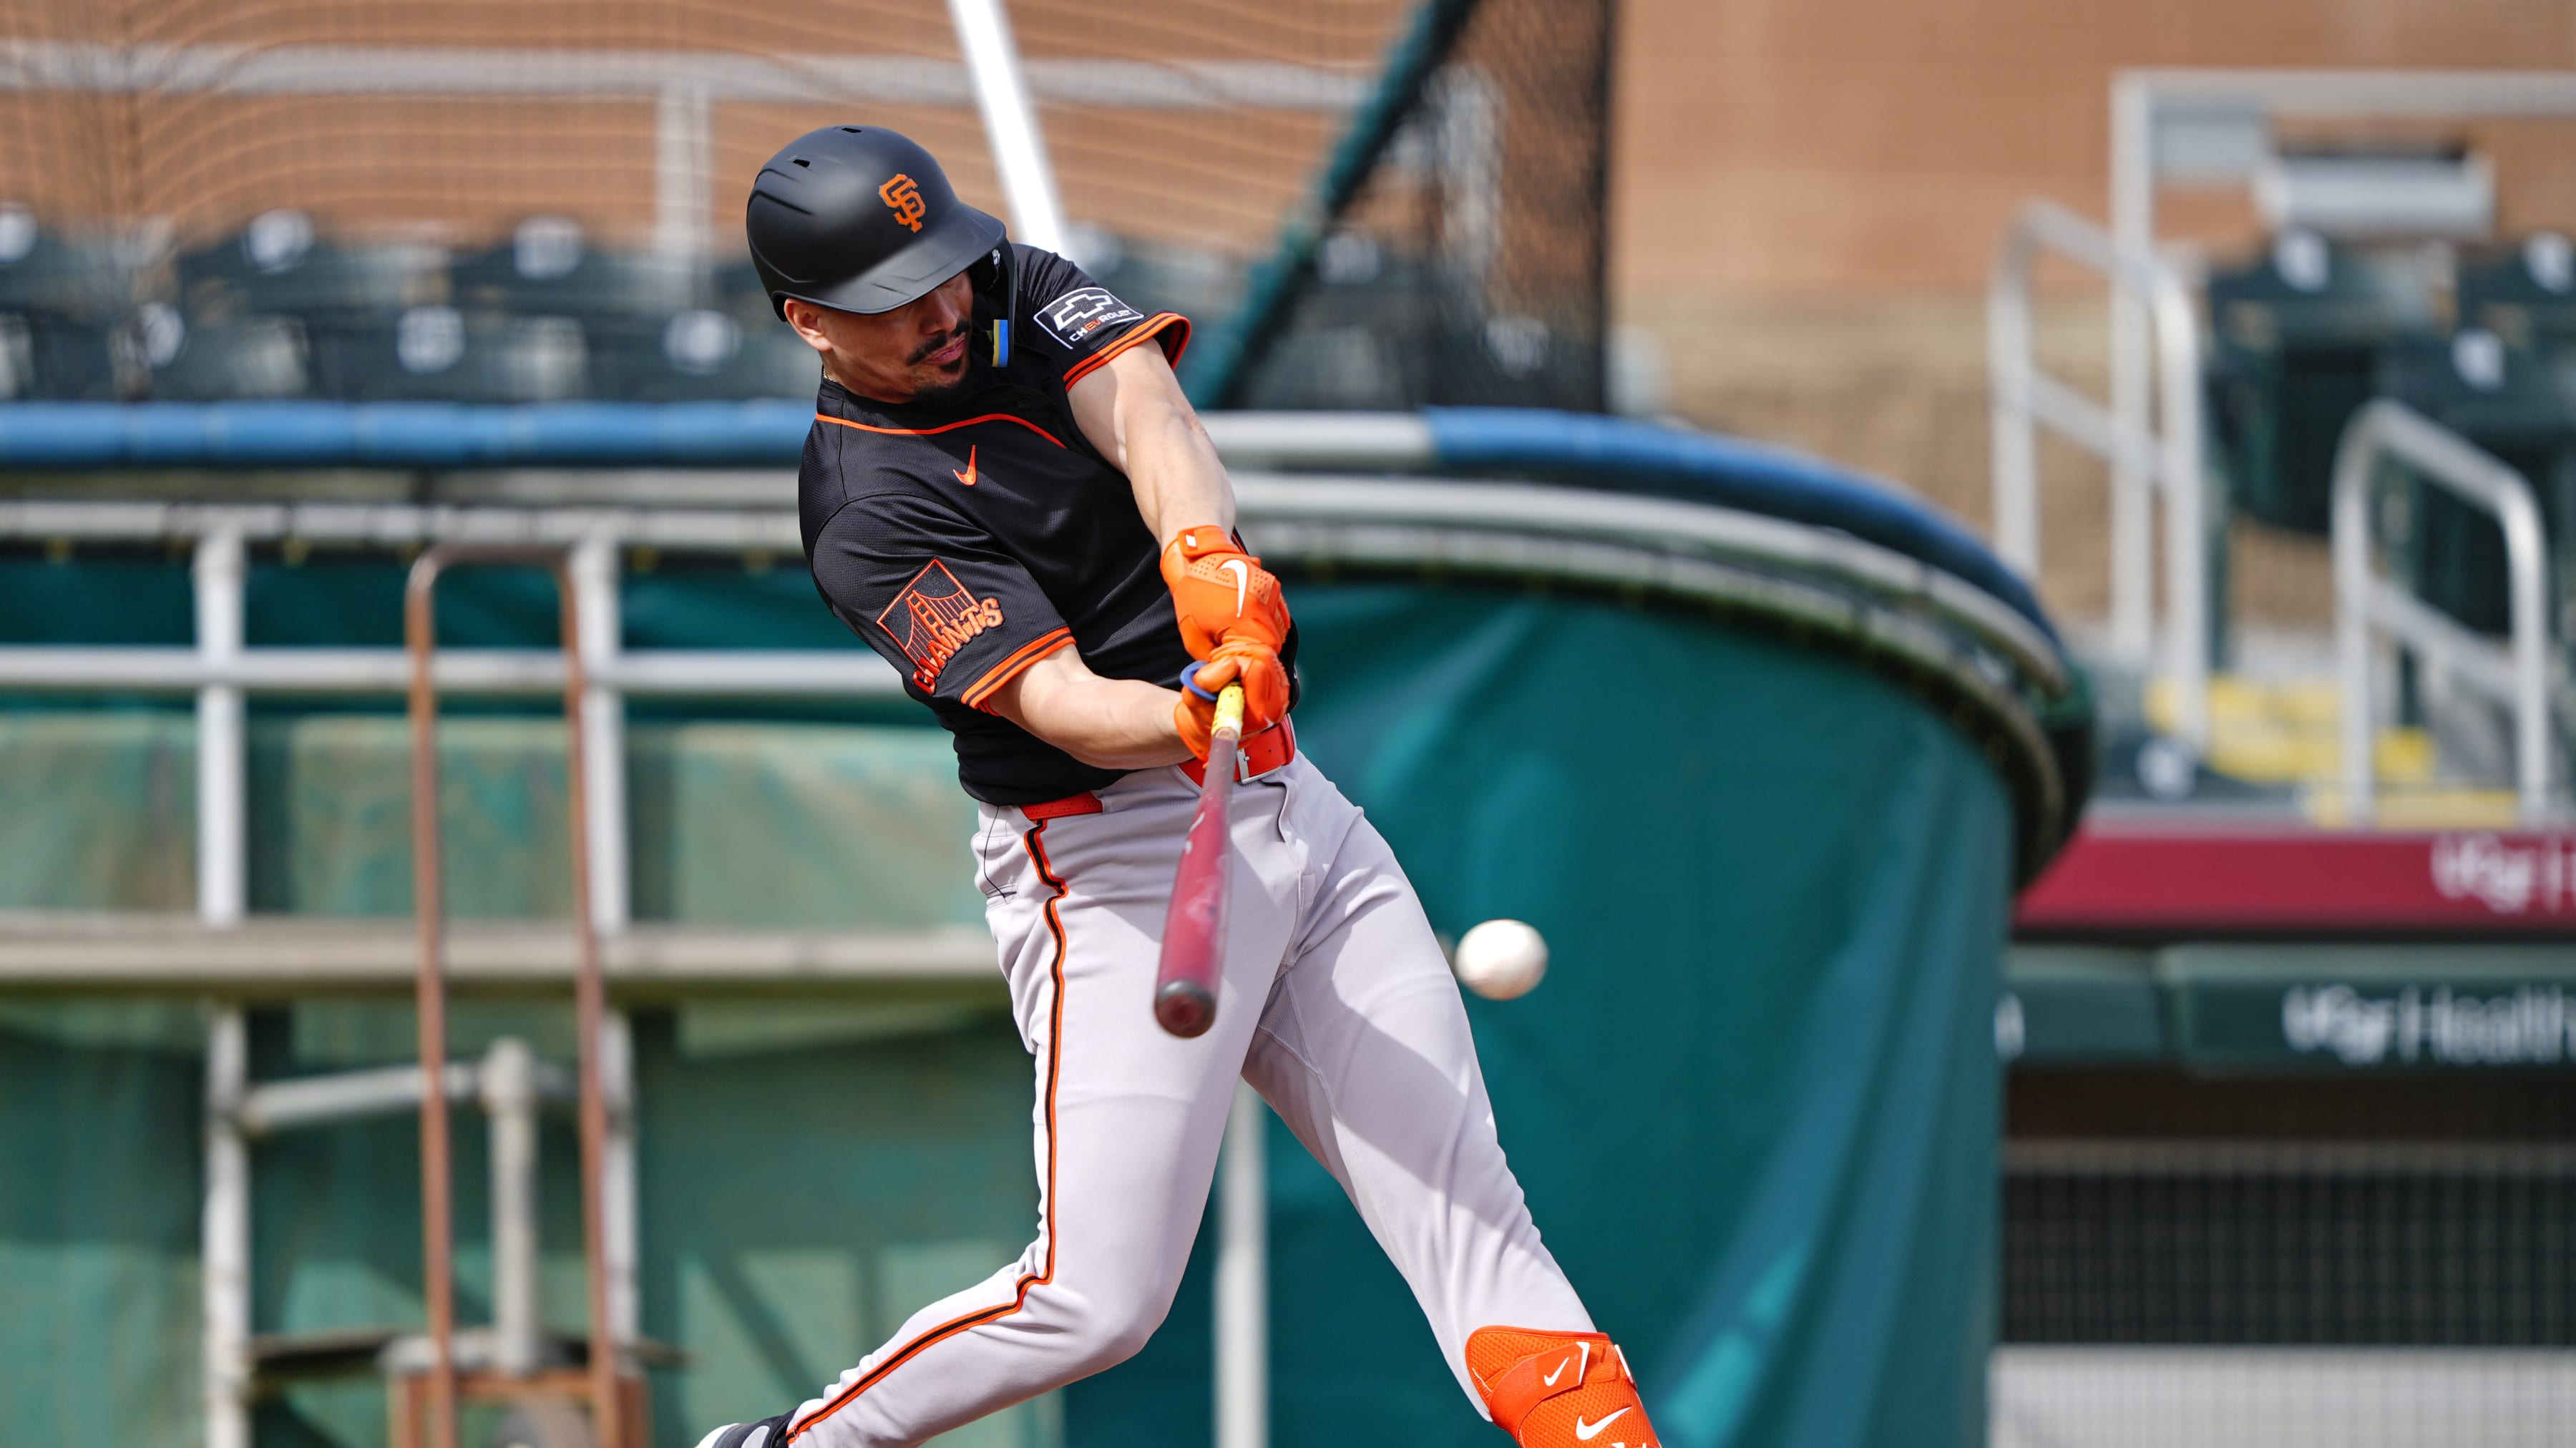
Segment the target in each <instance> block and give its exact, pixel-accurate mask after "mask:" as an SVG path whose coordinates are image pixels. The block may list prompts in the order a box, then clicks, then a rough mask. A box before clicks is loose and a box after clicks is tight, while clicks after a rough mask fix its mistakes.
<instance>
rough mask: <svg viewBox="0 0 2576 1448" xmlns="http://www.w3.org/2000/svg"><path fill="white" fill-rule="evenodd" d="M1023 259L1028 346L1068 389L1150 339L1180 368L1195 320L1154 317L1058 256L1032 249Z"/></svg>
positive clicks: (1163, 314) (1022, 290)
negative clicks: (1116, 357) (1128, 302)
mask: <svg viewBox="0 0 2576 1448" xmlns="http://www.w3.org/2000/svg"><path fill="white" fill-rule="evenodd" d="M1022 256H1023V257H1024V262H1023V266H1024V268H1025V270H1024V272H1023V276H1022V280H1021V283H1020V295H1021V297H1022V298H1023V300H1024V302H1025V303H1026V315H1027V317H1028V325H1027V328H1026V337H1027V340H1026V342H1025V344H1024V345H1026V346H1028V347H1030V348H1031V349H1033V350H1034V351H1035V353H1036V354H1037V355H1038V356H1040V357H1043V358H1044V359H1045V360H1046V362H1047V363H1048V365H1049V366H1050V367H1052V368H1053V369H1054V370H1055V372H1056V373H1057V374H1058V375H1059V376H1061V377H1062V378H1063V379H1064V385H1065V386H1066V387H1068V388H1069V387H1071V386H1073V384H1075V383H1077V382H1080V381H1081V380H1082V379H1083V378H1085V377H1087V376H1089V375H1091V373H1092V372H1093V371H1094V370H1096V369H1098V368H1100V367H1104V366H1106V365H1108V363H1109V359H1111V358H1113V357H1115V356H1117V355H1118V354H1119V353H1121V352H1124V351H1126V350H1127V349H1128V348H1130V347H1134V346H1136V345H1138V344H1139V343H1142V342H1144V341H1146V340H1147V339H1149V338H1150V339H1151V340H1153V341H1154V342H1155V343H1156V344H1157V345H1159V346H1160V347H1161V348H1162V349H1163V356H1164V358H1165V359H1166V360H1168V361H1170V362H1171V363H1173V364H1174V365H1175V366H1177V365H1179V363H1180V360H1181V353H1182V351H1183V350H1184V349H1185V348H1187V347H1188V346H1189V344H1190V319H1189V318H1187V317H1184V316H1182V315H1181V314H1180V313H1178V312H1156V313H1154V314H1152V315H1151V316H1148V315H1147V314H1145V313H1144V312H1142V311H1139V310H1137V309H1136V308H1135V307H1132V306H1129V305H1128V304H1127V303H1126V302H1124V301H1121V300H1119V298H1118V297H1117V295H1116V294H1115V293H1113V292H1111V291H1110V290H1109V289H1108V288H1107V287H1104V286H1102V285H1100V284H1099V283H1098V282H1095V281H1093V280H1092V279H1091V278H1090V277H1089V276H1087V275H1085V274H1084V272H1083V270H1082V268H1080V267H1078V266H1075V265H1074V264H1073V263H1072V262H1070V261H1067V260H1065V259H1064V258H1063V257H1060V256H1057V255H1056V254H1054V253H1053V252H1045V251H1036V250H1034V249H1032V250H1030V251H1026V252H1024V253H1022Z"/></svg>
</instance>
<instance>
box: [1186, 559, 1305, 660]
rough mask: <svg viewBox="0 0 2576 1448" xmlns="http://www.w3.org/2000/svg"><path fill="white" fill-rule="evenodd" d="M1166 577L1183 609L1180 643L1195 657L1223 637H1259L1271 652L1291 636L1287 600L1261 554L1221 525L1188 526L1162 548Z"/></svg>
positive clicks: (1209, 653)
mask: <svg viewBox="0 0 2576 1448" xmlns="http://www.w3.org/2000/svg"><path fill="white" fill-rule="evenodd" d="M1163 582H1164V583H1166V584H1168V585H1169V586H1170V587H1171V590H1172V611H1173V612H1174V613H1176V614H1178V615H1180V621H1181V645H1182V647H1184V648H1187V649H1188V650H1189V651H1190V657H1191V658H1194V659H1206V658H1213V657H1214V656H1215V654H1216V646H1217V645H1218V644H1221V643H1230V642H1239V643H1257V644H1260V645H1262V646H1263V647H1265V648H1267V649H1269V650H1270V651H1271V652H1272V653H1274V654H1275V653H1277V652H1279V649H1280V646H1281V645H1282V644H1285V643H1286V642H1287V641H1288V601H1287V600H1286V599H1285V598H1283V597H1281V596H1280V593H1279V580H1278V579H1277V578H1275V577H1273V576H1271V574H1270V571H1269V570H1268V569H1265V568H1263V567H1262V566H1261V560H1260V559H1258V558H1255V557H1253V556H1252V555H1251V554H1249V553H1246V552H1244V551H1243V545H1242V544H1240V543H1238V542H1236V541H1235V539H1234V537H1233V536H1232V535H1231V534H1229V533H1227V532H1226V531H1225V530H1224V529H1222V528H1214V527H1209V528H1184V529H1182V530H1181V533H1180V536H1179V537H1176V538H1174V539H1173V540H1172V541H1171V543H1170V544H1168V545H1167V546H1165V548H1164V549H1163Z"/></svg>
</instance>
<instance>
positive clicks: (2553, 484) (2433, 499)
mask: <svg viewBox="0 0 2576 1448" xmlns="http://www.w3.org/2000/svg"><path fill="white" fill-rule="evenodd" d="M2555 360H2556V359H2553V357H2552V356H2551V354H2548V353H2543V352H2539V351H2535V350H2532V349H2528V348H2522V347H2515V346H2512V345H2510V344H2509V343H2507V342H2506V341H2505V339H2504V338H2502V337H2500V336H2498V335H2496V334H2495V333H2493V332H2490V331H2487V330H2485V329H2484V328H2478V327H2472V328H2467V329H2465V330H2463V331H2461V332H2460V333H2459V334H2458V335H2457V336H2455V337H2452V338H2448V339H2444V340H2419V341H2414V342H2408V343H2403V344H2400V345H2399V346H2396V347H2392V348H2390V349H2388V351H2387V352H2386V354H2385V355H2384V356H2383V357H2382V358H2381V361H2380V366H2379V369H2378V372H2377V382H2378V386H2379V390H2380V391H2381V392H2383V393H2385V394H2386V395H2387V396H2389V397H2393V398H2395V399H2396V400H2398V401H2399V402H2402V403H2404V404H2406V405H2407V406H2409V407H2411V408H2414V409H2415V410H2416V411H2418V412H2421V413H2423V414H2424V415H2425V416H2427V417H2430V418H2432V419H2433V420H2434V421H2436V422H2438V423H2440V424H2442V425H2443V426H2444V427H2447V428H2450V429H2451V430H2452V431H2454V432H2457V433H2459V434H2460V435H2461V436H2463V437H2465V438H2467V439H2469V440H2470V441H2471V442H2473V443H2476V444H2477V445H2478V446H2479V447H2481V448H2484V449H2485V450H2486V451H2488V452H2490V453H2492V454H2494V455H2495V456H2496V457H2498V458H2500V459H2501V460H2503V461H2504V462H2505V463H2506V464H2507V465H2509V466H2511V467H2512V468H2513V469H2514V470H2515V471H2517V472H2519V473H2521V474H2522V475H2523V477H2524V478H2525V479H2527V480H2528V481H2529V482H2530V483H2531V485H2532V490H2533V491H2534V492H2535V493H2536V494H2537V495H2538V499H2539V503H2540V511H2541V520H2542V524H2543V526H2544V527H2545V528H2546V529H2547V532H2548V536H2549V538H2550V541H2551V545H2552V547H2553V548H2554V549H2555V550H2557V551H2558V552H2559V554H2560V558H2561V559H2565V558H2569V557H2570V556H2571V555H2570V554H2569V552H2568V549H2569V546H2570V543H2571V542H2572V541H2576V540H2571V538H2570V534H2571V532H2576V398H2571V396H2570V393H2569V385H2568V382H2569V380H2568V379H2567V378H2566V377H2565V376H2564V375H2563V374H2562V372H2561V370H2560V368H2559V367H2558V366H2556V365H2553V363H2554V361H2555ZM2407 499H2408V508H2407V515H2408V518H2409V520H2410V525H2409V527H2408V528H2407V530H2406V533H2405V535H2404V542H2403V546H2402V547H2401V548H2400V549H2399V550H2398V552H2399V558H2400V563H2401V566H2402V567H2403V568H2404V570H2405V571H2406V572H2407V573H2408V574H2410V575H2411V576H2412V578H2413V580H2414V584H2415V588H2416V590H2417V591H2418V592H2419V593H2420V594H2421V595H2422V596H2423V597H2424V599H2425V601H2426V602H2428V603H2431V604H2433V605H2434V606H2435V607H2437V608H2440V609H2442V610H2443V611H2444V612H2446V613H2449V614H2450V615H2451V616H2453V617H2454V618H2457V619H2459V620H2460V621H2461V622H2462V623H2465V624H2467V625H2469V626H2470V627H2471V628H2476V629H2482V630H2484V631H2486V632H2489V633H2502V632H2504V630H2505V629H2506V627H2507V625H2508V623H2509V617H2508V613H2507V608H2506V593H2505V587H2506V573H2505V551H2504V533H2503V531H2502V529H2501V528H2499V527H2498V526H2497V524H2496V522H2495V520H2494V519H2493V518H2492V517H2491V516H2490V515H2489V514H2487V513H2485V512H2484V511H2482V510H2479V509H2476V508H2473V507H2471V506H2470V505H2469V504H2467V503H2465V502H2462V501H2461V500H2460V499H2458V498H2456V497H2454V496H2452V495H2451V494H2450V493H2449V492H2448V491H2446V490H2444V489H2442V488H2440V487H2439V486H2438V485H2435V484H2432V483H2429V482H2425V481H2422V480H2420V479H2418V480H2415V481H2413V482H2412V483H2411V484H2410V485H2409V487H2408V490H2407ZM2551 571H2552V573H2553V574H2554V575H2556V576H2557V577H2560V578H2565V577H2567V576H2569V570H2568V569H2567V568H2566V567H2564V566H2561V564H2560V561H2559V560H2556V559H2554V560H2552V568H2551Z"/></svg>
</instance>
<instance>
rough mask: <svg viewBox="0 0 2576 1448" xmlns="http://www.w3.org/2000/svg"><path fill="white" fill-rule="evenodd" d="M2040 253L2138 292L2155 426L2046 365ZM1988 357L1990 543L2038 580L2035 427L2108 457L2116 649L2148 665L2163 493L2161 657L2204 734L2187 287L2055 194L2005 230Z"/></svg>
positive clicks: (1992, 293) (2197, 432) (2197, 404)
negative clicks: (2034, 305)
mask: <svg viewBox="0 0 2576 1448" xmlns="http://www.w3.org/2000/svg"><path fill="white" fill-rule="evenodd" d="M2042 254H2048V255H2054V256H2059V257H2063V258H2065V259H2067V260H2069V261H2072V262H2075V263H2077V264H2079V265H2081V266H2084V267H2085V268H2087V269H2089V270H2091V271H2093V272H2095V273H2097V274H2099V275H2100V276H2102V277H2103V278H2104V279H2105V280H2107V281H2108V282H2109V283H2110V284H2111V290H2112V295H2113V297H2114V299H2115V300H2117V299H2124V298H2129V299H2137V300H2140V301H2143V302H2144V304H2145V305H2146V307H2147V309H2148V312H2149V314H2150V315H2151V316H2152V317H2153V319H2154V323H2155V346H2156V374H2157V375H2156V391H2157V393H2158V394H2159V395H2158V398H2157V401H2158V407H2159V412H2160V414H2161V415H2160V417H2159V422H2160V423H2161V427H2160V428H2159V429H2157V430H2156V431H2154V432H2147V431H2145V430H2143V429H2142V428H2141V427H2140V426H2138V425H2135V424H2132V423H2129V422H2126V421H2124V420H2123V417H2122V414H2121V411H2120V410H2117V409H2115V408H2113V407H2110V406H2106V405H2104V404H2102V403H2099V402H2096V401H2094V400H2093V399H2092V398H2090V397H2087V396H2085V395H2084V394H2083V393H2081V392H2079V391H2077V390H2076V389H2075V388H2073V387H2071V386H2069V385H2067V384H2066V383H2065V382H2063V381H2060V380H2059V379H2057V378H2055V377H2052V376H2050V375H2048V374H2047V373H2046V372H2043V371H2041V370H2040V367H2039V363H2038V359H2037V355H2036V350H2035V348H2034V346H2033V339H2032V327H2031V273H2032V269H2033V267H2034V266H2035V265H2036V264H2037V262H2038V260H2039V258H2040V256H2041V255H2042ZM1986 356H1987V367H1988V379H1989V387H1990V392H1991V396H1990V399H1989V407H1990V410H1991V418H1992V425H1993V435H1994V440H1993V470H1994V509H1995V525H1994V526H1995V533H1994V536H1995V551H1996V552H1997V553H1999V554H2001V555H2002V556H2003V560H2004V562H2006V563H2007V564H2010V565H2011V566H2012V567H2014V568H2016V569H2018V570H2020V571H2021V573H2022V574H2023V576H2025V577H2026V578H2028V579H2030V580H2031V581H2032V582H2034V583H2036V582H2037V581H2038V578H2039V566H2040V556H2039V538H2040V526H2039V431H2040V429H2041V428H2042V427H2045V428H2047V429H2048V430H2049V431H2051V432H2054V433H2056V434H2057V435H2059V436H2061V437H2064V438H2066V439H2067V440H2068V441H2070V442H2073V443H2075V444H2076V445H2077V446H2079V447H2082V448H2083V449H2085V450H2086V451H2088V452H2090V453H2092V454H2093V455H2094V456H2096V457H2099V458H2102V459H2104V460H2105V461H2107V462H2108V463H2109V464H2110V465H2111V640H2110V641H2111V648H2112V651H2113V653H2114V654H2116V655H2118V656H2119V657H2121V658H2124V659H2128V660H2132V661H2136V662H2142V663H2143V662H2146V661H2148V660H2150V659H2152V658H2153V657H2155V655H2156V654H2157V653H2158V652H2159V650H2158V649H2157V647H2156V644H2157V639H2156V633H2157V630H2156V628H2155V625H2154V583H2153V581H2152V575H2153V569H2154V546H2153V542H2152V533H2153V527H2154V519H2153V506H2152V499H2153V497H2154V495H2155V493H2156V492H2157V491H2159V490H2161V492H2162V493H2163V496H2164V504H2165V620H2164V628H2163V630H2162V634H2163V637H2162V648H2161V650H2160V652H2161V654H2162V656H2163V666H2164V669H2165V671H2166V673H2167V674H2168V675H2169V676H2170V677H2171V678H2172V680H2173V682H2174V687H2175V691H2176V694H2177V696H2178V705H2179V708H2178V713H2179V716H2180V717H2179V725H2180V727H2179V733H2180V735H2181V737H2182V738H2183V740H2184V741H2185V742H2187V743H2188V744H2190V745H2191V746H2192V748H2193V749H2194V750H2196V751H2197V750H2202V749H2205V748H2207V746H2208V742H2209V644H2208V637H2209V573H2208V556H2207V545H2206V542H2205V540H2204V538H2203V536H2202V534H2203V530H2204V527H2205V517H2204V514H2205V503H2204V499H2203V496H2202V486H2203V482H2202V463H2201V396H2200V322H2199V314H2198V312H2197V311H2196V309H2195V307H2194V304H2193V301H2192V296H2191V290H2190V288H2189V287H2188V286H2186V285H2185V284H2184V282H2183V279H2182V277H2181V275H2180V274H2179V273H2178V272H2176V271H2175V270H2174V268H2173V267H2171V266H2169V265H2167V264H2166V263H2164V262H2163V261H2161V260H2159V259H2157V258H2155V257H2153V256H2150V255H2146V254H2143V253H2139V252H2135V251H2128V250H2123V249H2122V248H2121V247H2120V246H2119V245H2118V244H2117V243H2115V242H2114V241H2113V240H2112V239H2111V235H2110V233H2109V232H2106V231H2104V230H2103V229H2101V228H2100V227H2098V226H2095V225H2093V224H2092V223H2091V222H2089V221H2086V220H2084V219H2083V218H2082V217H2080V216H2077V215H2076V214H2074V213H2073V212H2071V211H2068V210H2066V209H2065V208H2063V207H2060V206H2054V205H2051V204H2049V203H2047V202H2033V203H2031V204H2030V205H2029V206H2027V207H2025V208H2023V210H2022V213H2021V215H2020V216H2019V217H2018V218H2017V219H2016V220H2015V221H2014V223H2013V226H2012V229H2011V230H2010V231H2009V232H2007V233H2006V234H2005V237H2004V245H2003V250H2002V252H2001V253H2000V254H1999V255H1998V256H1997V257H1996V260H1995V271H1994V277H1993V281H1992V284H1991V286H1990V288H1989V290H1988V292H1987V298H1986Z"/></svg>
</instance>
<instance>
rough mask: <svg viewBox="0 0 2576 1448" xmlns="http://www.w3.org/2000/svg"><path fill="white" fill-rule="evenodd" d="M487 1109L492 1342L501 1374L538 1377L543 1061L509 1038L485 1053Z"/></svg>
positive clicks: (483, 1080) (483, 1078)
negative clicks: (539, 1081)
mask: <svg viewBox="0 0 2576 1448" xmlns="http://www.w3.org/2000/svg"><path fill="white" fill-rule="evenodd" d="M480 1075H481V1077H482V1081H481V1085H482V1088H483V1090H482V1095H483V1111H484V1114H485V1115H486V1116H488V1117H489V1118H490V1124H489V1128H488V1129H489V1130H490V1132H491V1151H492V1182H491V1186H492V1341H493V1348H494V1353H493V1355H494V1357H495V1358H496V1360H497V1365H498V1366H499V1368H500V1369H501V1371H502V1372H503V1373H504V1374H506V1375H508V1376H510V1377H514V1378H524V1377H528V1376H530V1375H532V1374H534V1373H535V1372H536V1370H537V1368H538V1366H539V1365H540V1362H541V1358H542V1347H543V1342H542V1339H541V1337H540V1332H541V1329H540V1327H539V1324H538V1302H537V1270H538V1266H537V1058H536V1053H535V1052H533V1051H530V1050H529V1049H528V1045H527V1043H526V1042H525V1041H519V1040H514V1039H511V1038H509V1037H506V1036H505V1037H503V1038H502V1039H500V1040H497V1041H494V1042H493V1043H492V1047H491V1049H490V1050H488V1051H486V1052H484V1053H483V1069H482V1071H481V1073H480Z"/></svg>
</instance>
